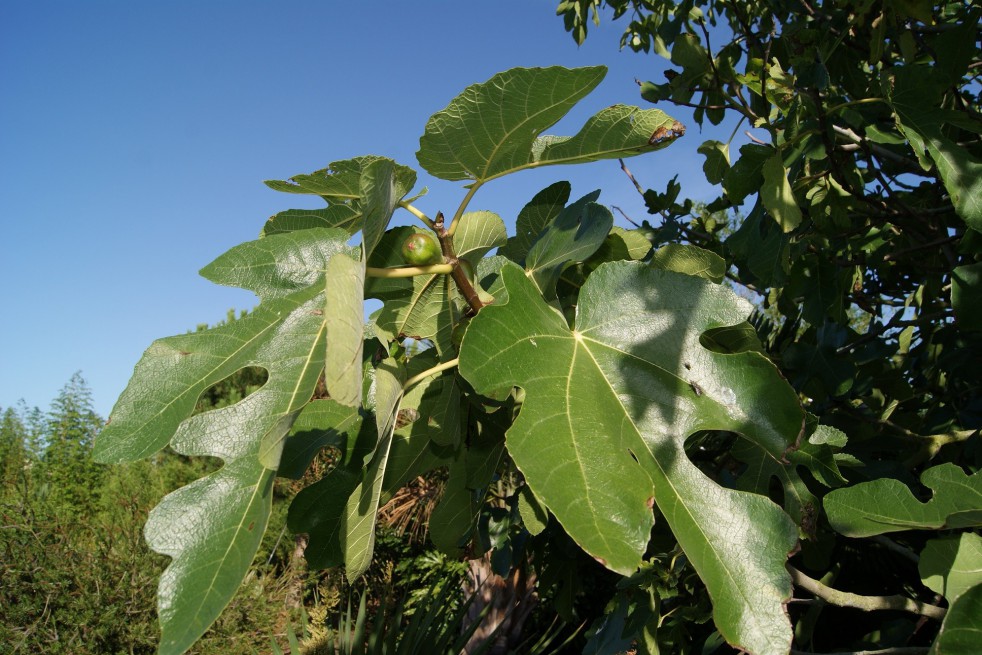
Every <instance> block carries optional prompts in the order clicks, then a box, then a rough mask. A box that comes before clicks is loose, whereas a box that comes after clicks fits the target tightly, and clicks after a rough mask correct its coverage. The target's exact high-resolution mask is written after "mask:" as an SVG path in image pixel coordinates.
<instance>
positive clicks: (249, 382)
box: [194, 366, 269, 414]
mask: <svg viewBox="0 0 982 655" xmlns="http://www.w3.org/2000/svg"><path fill="white" fill-rule="evenodd" d="M267 379H269V373H267V372H266V369H264V368H262V367H260V366H247V367H245V368H240V369H239V370H238V371H236V372H235V373H232V375H230V376H228V377H227V378H225V379H224V380H220V381H218V382H216V383H215V384H213V385H211V386H210V387H208V388H207V389H205V390H204V391H202V392H201V395H200V396H198V403H197V405H195V407H194V413H195V414H201V413H202V412H209V411H211V410H213V409H221V408H222V407H228V406H230V405H234V404H235V403H237V402H240V401H242V400H244V399H245V398H247V397H248V396H249V395H250V394H252V393H254V392H256V391H258V390H259V389H260V388H262V386H263V385H264V384H266V380H267Z"/></svg>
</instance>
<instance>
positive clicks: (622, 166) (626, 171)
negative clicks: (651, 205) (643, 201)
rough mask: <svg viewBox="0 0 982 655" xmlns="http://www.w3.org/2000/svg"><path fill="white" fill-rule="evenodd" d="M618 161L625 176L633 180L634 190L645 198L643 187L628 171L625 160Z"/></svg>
mask: <svg viewBox="0 0 982 655" xmlns="http://www.w3.org/2000/svg"><path fill="white" fill-rule="evenodd" d="M617 161H619V162H620V163H621V170H622V171H624V174H625V175H627V179H629V180H631V182H632V183H634V188H635V189H637V190H638V193H640V194H641V195H642V196H644V189H642V188H641V185H640V184H638V181H637V180H636V179H634V175H632V174H631V171H630V170H628V168H627V164H625V163H624V160H623V159H618V160H617ZM622 213H623V212H622ZM631 222H632V223H633V222H634V221H631Z"/></svg>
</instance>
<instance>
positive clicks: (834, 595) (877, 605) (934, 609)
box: [787, 564, 946, 621]
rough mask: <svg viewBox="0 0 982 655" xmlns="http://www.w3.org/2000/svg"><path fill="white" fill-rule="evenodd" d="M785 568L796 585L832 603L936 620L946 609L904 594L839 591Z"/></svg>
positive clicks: (797, 571)
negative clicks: (883, 594)
mask: <svg viewBox="0 0 982 655" xmlns="http://www.w3.org/2000/svg"><path fill="white" fill-rule="evenodd" d="M787 568H788V572H789V573H791V580H792V581H793V582H794V583H795V584H796V585H798V586H799V587H801V588H802V589H804V590H805V591H808V592H811V593H812V594H814V595H815V596H817V597H819V598H821V599H822V600H824V601H825V602H827V603H831V604H832V605H837V606H839V607H853V608H855V609H860V610H864V611H866V612H870V611H875V610H899V611H902V612H910V613H911V614H920V615H921V616H926V617H927V618H929V619H935V620H936V621H940V620H941V619H943V618H944V615H945V611H946V610H945V609H944V608H942V607H938V606H936V605H931V604H929V603H924V602H921V601H918V600H914V599H912V598H907V597H906V596H899V595H898V596H860V595H859V594H853V593H849V592H847V591H839V590H838V589H833V588H832V587H827V586H825V585H824V584H822V583H821V582H819V581H818V580H816V579H815V578H812V577H810V576H808V575H806V574H804V573H802V572H801V571H799V570H798V569H796V568H794V567H793V566H791V565H790V564H789V565H788V567H787Z"/></svg>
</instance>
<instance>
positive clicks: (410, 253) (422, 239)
mask: <svg viewBox="0 0 982 655" xmlns="http://www.w3.org/2000/svg"><path fill="white" fill-rule="evenodd" d="M402 258H403V260H405V262H406V263H407V264H409V265H410V266H430V265H432V264H440V263H442V262H443V254H442V253H441V252H440V246H439V244H437V242H436V241H435V240H434V239H433V237H431V236H430V235H429V234H426V233H424V232H414V233H413V234H410V235H409V236H408V237H406V240H405V241H403V243H402Z"/></svg>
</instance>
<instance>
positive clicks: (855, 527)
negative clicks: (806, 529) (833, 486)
mask: <svg viewBox="0 0 982 655" xmlns="http://www.w3.org/2000/svg"><path fill="white" fill-rule="evenodd" d="M921 483H922V484H923V485H924V486H926V487H928V488H929V489H931V490H933V492H934V494H933V496H932V497H931V499H930V500H928V501H927V502H921V501H920V500H918V499H917V498H916V497H915V496H914V494H913V493H912V492H911V490H910V488H909V487H907V485H905V484H904V483H903V482H901V481H900V480H897V479H895V478H884V479H880V480H873V481H872V482H862V483H860V484H856V485H853V486H851V487H847V488H845V489H837V490H835V491H832V492H830V493H829V494H828V495H826V496H825V512H826V513H827V514H828V517H829V523H831V524H832V527H833V528H834V529H835V530H836V531H837V532H839V533H841V534H844V535H846V536H848V537H869V536H873V535H877V534H886V533H888V532H899V531H901V530H914V529H929V530H940V529H945V528H967V527H978V526H980V525H982V473H974V474H972V475H966V474H965V472H964V471H963V470H962V469H961V468H959V467H958V466H955V465H954V464H940V465H938V466H935V467H932V468H929V469H927V470H926V471H924V473H922V474H921Z"/></svg>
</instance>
